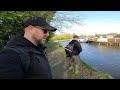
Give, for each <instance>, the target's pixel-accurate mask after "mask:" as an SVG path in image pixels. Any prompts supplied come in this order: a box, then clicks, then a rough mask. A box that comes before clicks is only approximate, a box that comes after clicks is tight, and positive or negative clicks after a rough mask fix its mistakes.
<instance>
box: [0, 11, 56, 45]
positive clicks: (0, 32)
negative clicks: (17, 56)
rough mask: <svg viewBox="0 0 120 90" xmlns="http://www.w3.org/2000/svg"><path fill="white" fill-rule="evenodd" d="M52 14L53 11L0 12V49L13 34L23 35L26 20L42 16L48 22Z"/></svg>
mask: <svg viewBox="0 0 120 90" xmlns="http://www.w3.org/2000/svg"><path fill="white" fill-rule="evenodd" d="M54 14H55V11H0V45H1V46H0V47H3V46H4V45H5V43H6V41H7V40H8V39H9V36H10V35H12V34H13V33H16V32H20V33H23V23H24V21H25V20H26V19H28V18H30V17H34V16H42V17H45V18H47V21H48V22H50V21H51V19H52V17H53V16H54ZM50 35H51V34H50Z"/></svg>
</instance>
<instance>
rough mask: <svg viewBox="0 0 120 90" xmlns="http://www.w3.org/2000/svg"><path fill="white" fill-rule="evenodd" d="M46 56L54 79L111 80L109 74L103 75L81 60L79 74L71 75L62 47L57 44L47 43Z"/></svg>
mask: <svg viewBox="0 0 120 90" xmlns="http://www.w3.org/2000/svg"><path fill="white" fill-rule="evenodd" d="M47 47H48V49H47V55H48V59H49V63H50V67H51V69H52V74H53V78H55V79H63V78H64V79H112V78H113V77H111V76H110V75H109V74H106V73H103V72H101V71H99V70H97V69H96V68H94V67H91V66H89V65H88V64H86V63H85V62H84V61H83V60H80V63H81V64H80V67H79V73H78V74H75V73H73V71H72V69H70V68H68V65H67V64H68V59H67V58H66V55H65V52H64V49H63V47H62V46H61V44H60V43H59V42H49V44H48V45H47Z"/></svg>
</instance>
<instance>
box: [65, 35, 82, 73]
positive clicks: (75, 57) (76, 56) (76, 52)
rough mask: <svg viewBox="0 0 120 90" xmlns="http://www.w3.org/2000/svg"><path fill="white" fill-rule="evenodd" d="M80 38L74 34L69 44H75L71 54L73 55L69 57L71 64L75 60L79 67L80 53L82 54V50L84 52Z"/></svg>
mask: <svg viewBox="0 0 120 90" xmlns="http://www.w3.org/2000/svg"><path fill="white" fill-rule="evenodd" d="M78 39H79V37H78V36H77V35H74V36H73V40H72V41H70V42H69V45H72V46H73V51H72V55H70V56H71V57H70V58H69V64H70V65H71V62H72V61H73V60H74V61H75V63H76V65H77V69H78V67H79V65H80V56H79V54H80V52H82V47H81V45H80V43H79V42H78ZM66 54H67V52H66ZM77 71H78V70H77Z"/></svg>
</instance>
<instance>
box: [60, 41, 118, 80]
mask: <svg viewBox="0 0 120 90" xmlns="http://www.w3.org/2000/svg"><path fill="white" fill-rule="evenodd" d="M61 44H62V45H63V46H64V47H65V46H66V45H67V44H68V42H61ZM81 46H82V49H83V51H82V52H81V53H80V57H81V59H82V60H83V61H84V62H85V63H87V64H89V65H91V66H93V67H95V68H96V69H98V70H100V71H102V72H105V73H108V74H110V75H111V76H113V77H114V78H116V79H120V47H113V46H109V47H108V46H97V45H90V44H87V43H81Z"/></svg>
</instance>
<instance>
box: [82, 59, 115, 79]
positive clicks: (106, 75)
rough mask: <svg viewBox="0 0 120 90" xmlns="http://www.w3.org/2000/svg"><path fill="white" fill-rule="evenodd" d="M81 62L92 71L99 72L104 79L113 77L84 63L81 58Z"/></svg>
mask: <svg viewBox="0 0 120 90" xmlns="http://www.w3.org/2000/svg"><path fill="white" fill-rule="evenodd" d="M80 60H81V62H82V64H83V65H84V66H85V67H86V68H87V69H89V70H91V71H93V72H97V73H98V74H100V76H101V78H104V79H114V78H113V77H112V76H111V75H109V74H107V73H103V72H101V71H99V70H97V69H96V68H95V67H92V66H90V65H88V64H86V63H85V62H83V60H82V59H80Z"/></svg>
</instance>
